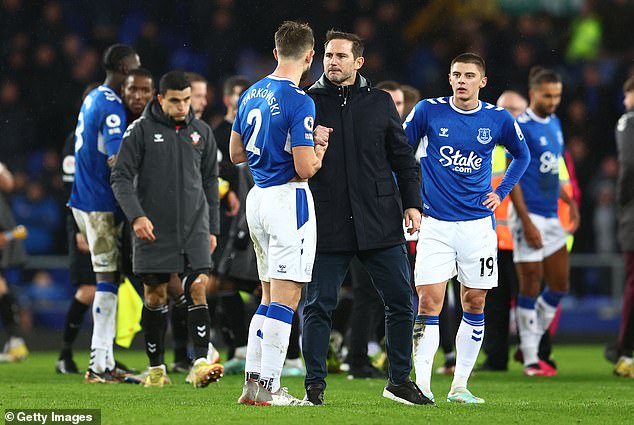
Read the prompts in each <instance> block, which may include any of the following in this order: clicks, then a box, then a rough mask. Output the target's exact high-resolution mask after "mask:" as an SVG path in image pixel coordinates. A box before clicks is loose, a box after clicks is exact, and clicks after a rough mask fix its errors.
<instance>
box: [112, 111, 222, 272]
mask: <svg viewBox="0 0 634 425" xmlns="http://www.w3.org/2000/svg"><path fill="white" fill-rule="evenodd" d="M135 180H136V183H135ZM110 181H111V183H112V190H113V192H114V195H115V197H116V198H117V201H118V202H119V205H121V209H122V210H123V212H124V213H125V215H126V217H127V218H128V220H130V223H132V222H133V221H134V219H135V218H137V217H141V216H147V217H148V218H149V219H150V221H152V224H153V225H154V235H155V236H156V240H155V241H153V242H149V241H143V240H140V239H139V238H137V237H136V236H133V239H134V242H133V267H134V272H135V273H169V272H183V271H184V267H185V264H184V261H183V259H184V255H186V256H187V259H188V260H189V263H190V265H191V267H192V269H194V270H196V269H203V268H209V267H211V253H210V251H209V234H210V233H213V234H216V235H217V234H218V233H219V210H218V148H217V146H216V141H215V139H214V136H213V133H212V132H211V128H209V126H208V125H207V124H205V123H204V122H203V121H201V120H199V119H196V118H195V117H194V113H193V112H192V111H191V110H190V111H189V115H188V117H187V119H186V121H185V123H184V125H183V126H181V127H180V128H179V129H177V128H176V126H175V125H174V123H173V122H172V121H171V120H170V119H168V118H167V117H166V116H165V114H164V113H163V111H162V109H161V106H160V105H159V103H158V101H157V100H156V99H153V100H152V101H150V103H149V104H148V106H147V107H146V108H145V111H144V112H143V115H142V117H141V118H140V119H138V120H136V121H135V122H134V123H132V124H131V125H130V127H128V129H127V130H126V132H125V134H124V137H123V141H122V142H121V148H120V150H119V155H118V158H117V163H116V164H115V166H114V168H113V169H112V174H111V177H110Z"/></svg>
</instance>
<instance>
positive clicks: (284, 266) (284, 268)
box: [277, 264, 286, 273]
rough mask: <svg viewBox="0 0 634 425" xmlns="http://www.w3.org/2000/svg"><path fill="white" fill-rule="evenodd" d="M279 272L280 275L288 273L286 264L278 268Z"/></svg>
mask: <svg viewBox="0 0 634 425" xmlns="http://www.w3.org/2000/svg"><path fill="white" fill-rule="evenodd" d="M277 272H278V273H286V264H279V265H278V266H277Z"/></svg>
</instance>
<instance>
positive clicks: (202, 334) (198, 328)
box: [196, 325, 207, 338]
mask: <svg viewBox="0 0 634 425" xmlns="http://www.w3.org/2000/svg"><path fill="white" fill-rule="evenodd" d="M206 328H207V327H206V326H205V325H200V326H196V333H197V334H198V336H199V337H201V338H204V337H205V335H207V329H206Z"/></svg>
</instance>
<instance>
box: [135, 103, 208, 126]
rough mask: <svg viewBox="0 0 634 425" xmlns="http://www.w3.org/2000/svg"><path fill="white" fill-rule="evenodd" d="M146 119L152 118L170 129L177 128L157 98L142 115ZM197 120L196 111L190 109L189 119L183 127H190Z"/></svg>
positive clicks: (186, 118)
mask: <svg viewBox="0 0 634 425" xmlns="http://www.w3.org/2000/svg"><path fill="white" fill-rule="evenodd" d="M142 116H143V117H145V118H150V119H152V120H153V121H156V122H160V123H161V124H164V125H166V126H168V127H176V125H177V124H176V122H174V121H172V120H171V119H170V118H168V117H167V115H165V113H164V112H163V109H162V108H161V104H160V103H159V101H158V98H157V97H154V98H153V99H152V100H150V102H149V103H148V104H147V106H146V107H145V110H144V111H143V114H142ZM195 118H196V115H194V110H193V109H192V108H189V112H188V113H187V117H185V122H184V123H183V124H182V125H190V124H191V122H192V121H193V120H194V119H195Z"/></svg>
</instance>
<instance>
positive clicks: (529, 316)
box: [515, 294, 543, 366]
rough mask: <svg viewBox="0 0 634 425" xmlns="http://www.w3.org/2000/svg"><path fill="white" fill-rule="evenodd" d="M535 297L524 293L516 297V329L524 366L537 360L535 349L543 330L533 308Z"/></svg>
mask: <svg viewBox="0 0 634 425" xmlns="http://www.w3.org/2000/svg"><path fill="white" fill-rule="evenodd" d="M536 302H537V299H536V298H532V297H529V296H526V295H521V294H520V295H518V297H517V308H516V309H515V311H516V313H517V331H518V333H519V336H520V349H521V350H522V355H523V356H524V366H528V365H532V364H535V363H537V362H538V361H539V357H538V356H537V350H538V348H539V340H540V339H541V336H542V333H543V331H541V329H539V326H538V324H537V310H535V303H536Z"/></svg>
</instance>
